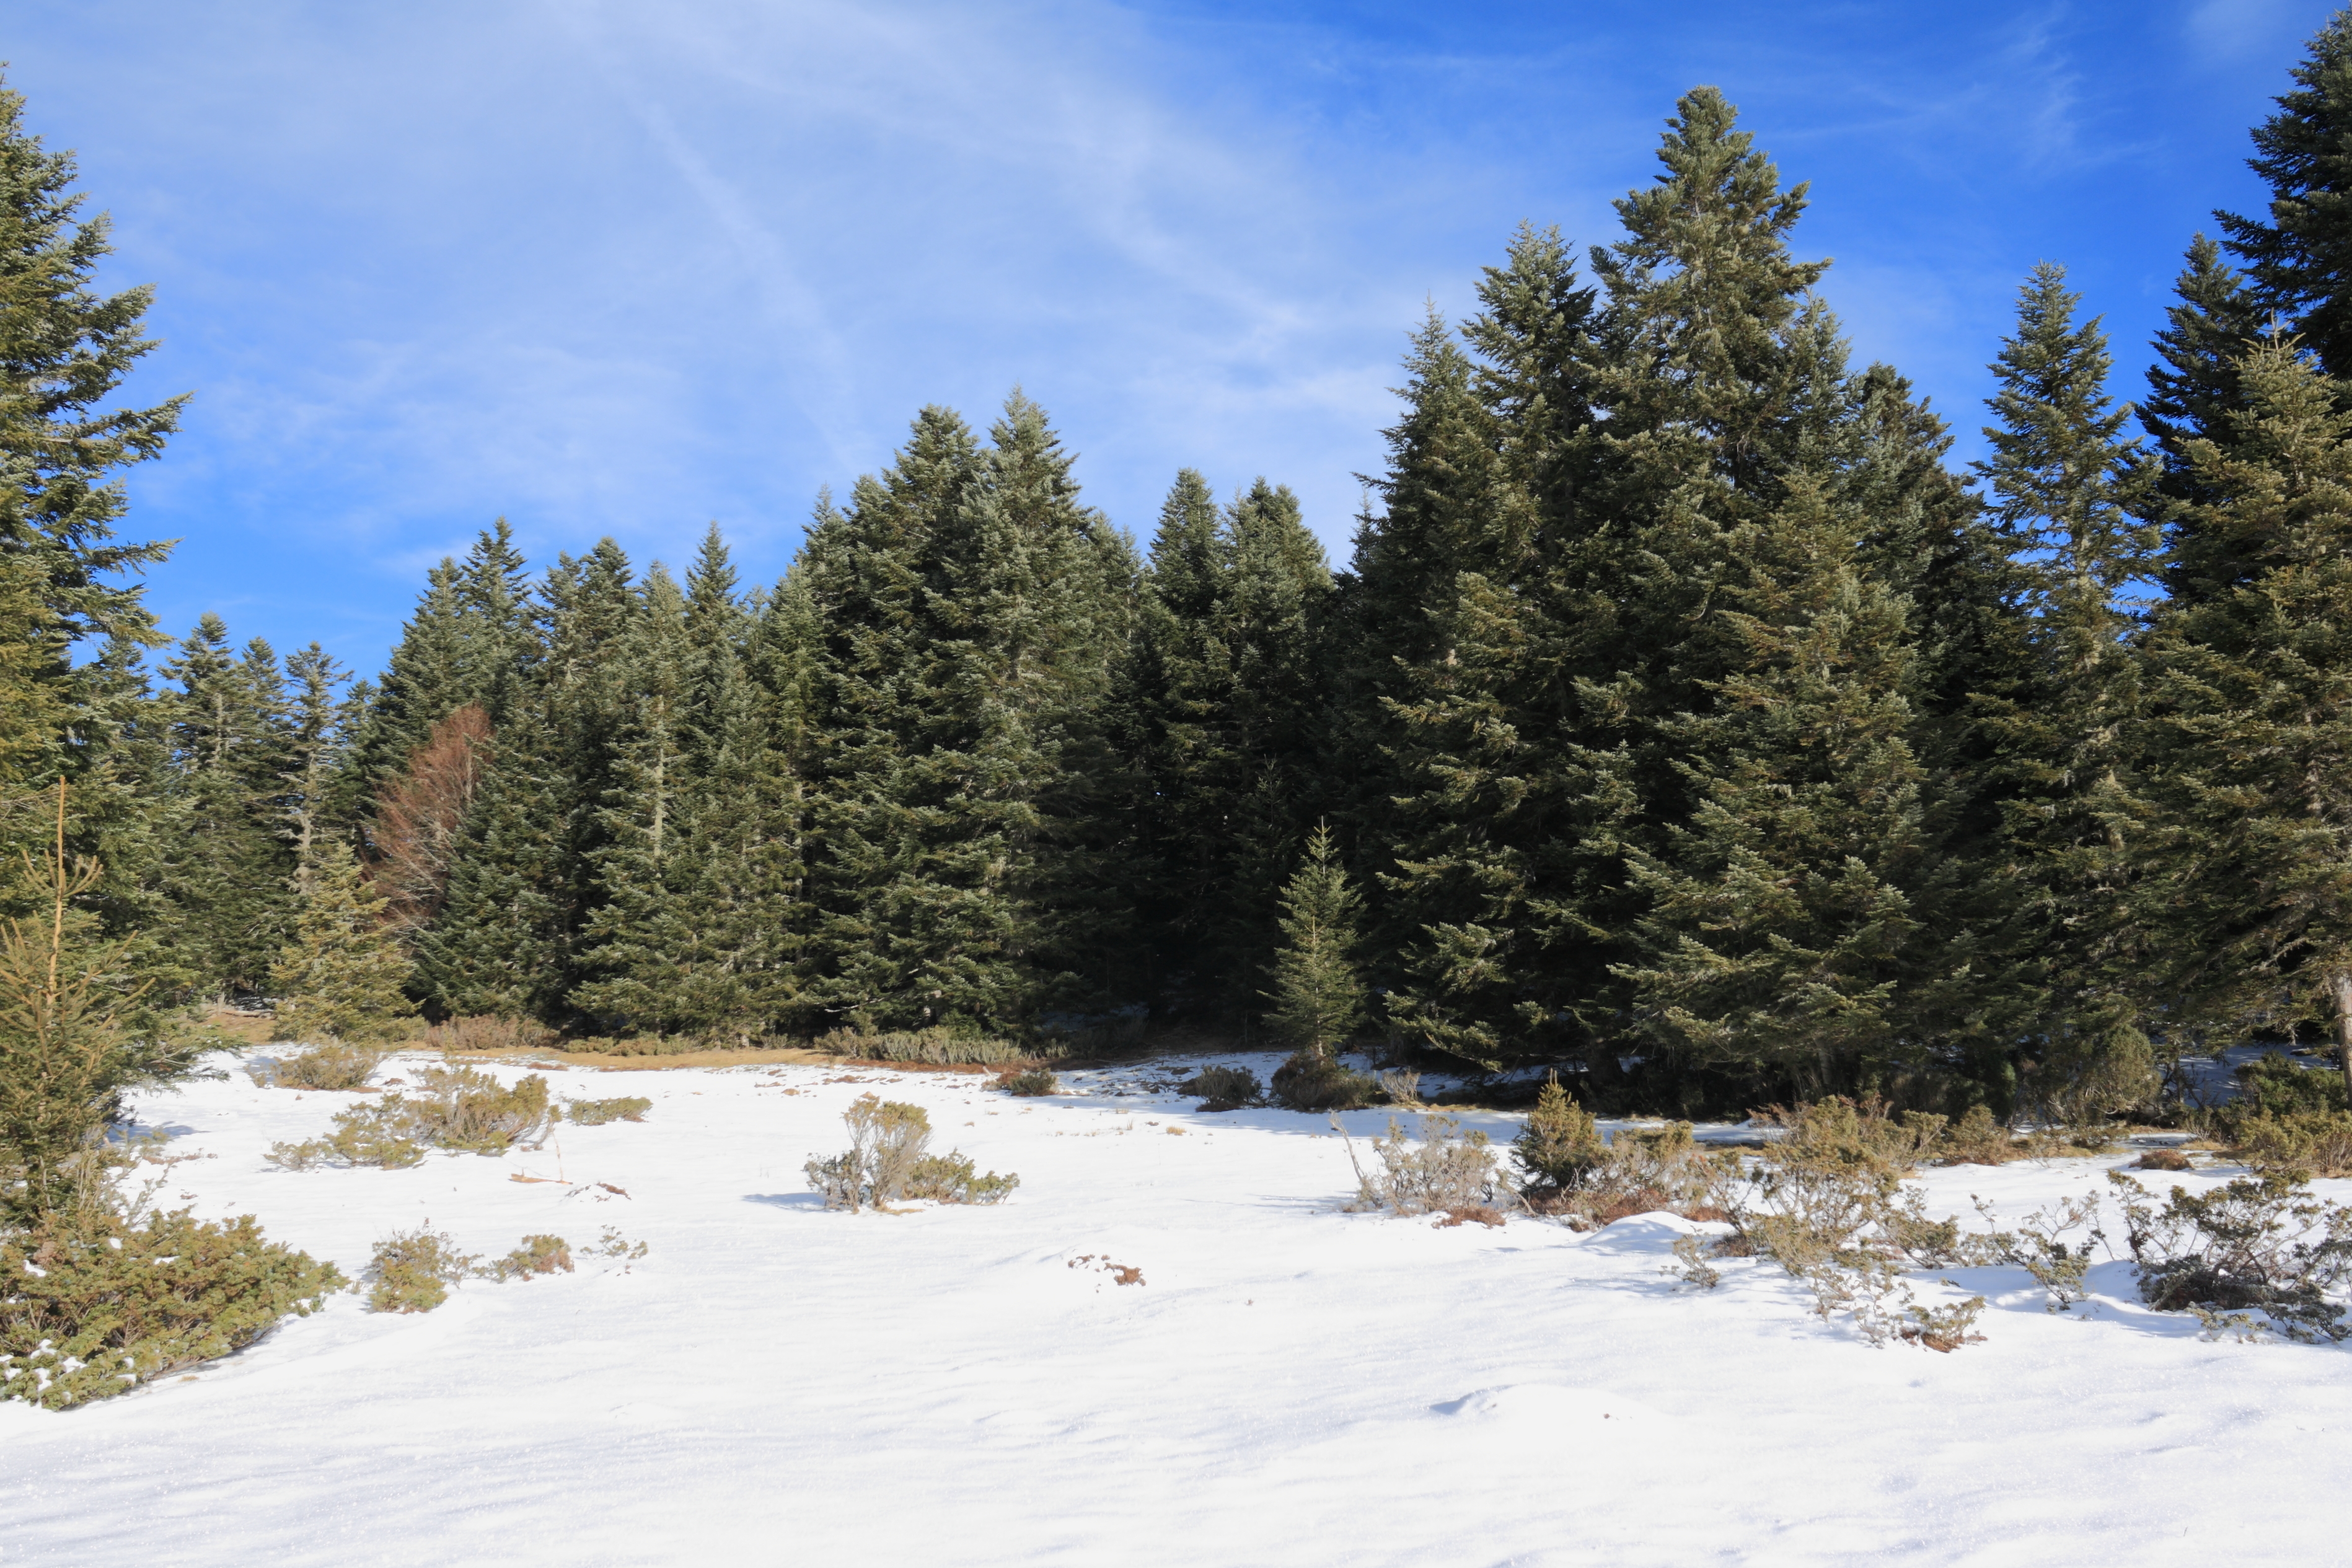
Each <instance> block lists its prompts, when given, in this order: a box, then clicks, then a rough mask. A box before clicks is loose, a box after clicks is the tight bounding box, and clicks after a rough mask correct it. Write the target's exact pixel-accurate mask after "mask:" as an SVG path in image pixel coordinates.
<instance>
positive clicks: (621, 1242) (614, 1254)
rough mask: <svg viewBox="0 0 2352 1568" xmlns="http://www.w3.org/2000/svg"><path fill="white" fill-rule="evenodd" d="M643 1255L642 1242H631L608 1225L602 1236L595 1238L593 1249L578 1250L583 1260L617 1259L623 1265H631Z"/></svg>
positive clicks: (616, 1228)
mask: <svg viewBox="0 0 2352 1568" xmlns="http://www.w3.org/2000/svg"><path fill="white" fill-rule="evenodd" d="M645 1255H646V1244H645V1243H644V1242H642V1241H631V1240H630V1239H629V1238H628V1237H625V1236H623V1235H622V1234H621V1231H620V1227H619V1226H610V1225H608V1226H605V1227H604V1234H603V1235H601V1236H599V1237H597V1238H596V1244H595V1245H594V1246H593V1247H582V1248H581V1249H580V1256H581V1257H583V1258H618V1259H620V1260H621V1261H622V1262H624V1263H633V1262H635V1261H636V1259H638V1258H643V1257H644V1256H645ZM624 1272H626V1270H624Z"/></svg>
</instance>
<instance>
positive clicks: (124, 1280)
mask: <svg viewBox="0 0 2352 1568" xmlns="http://www.w3.org/2000/svg"><path fill="white" fill-rule="evenodd" d="M0 1279H5V1280H6V1281H7V1284H6V1285H5V1287H0V1399H24V1400H28V1401H30V1402H32V1403H34V1404H36V1405H43V1406H46V1407H47V1408H48V1409H52V1410H62V1409H66V1408H68V1407H69V1406H72V1405H80V1404H83V1403H85V1402H87V1401H89V1400H92V1399H103V1398H105V1397H107V1396H108V1395H109V1394H126V1393H128V1392H130V1391H131V1389H133V1388H135V1387H137V1386H138V1385H139V1384H142V1383H148V1382H152V1381H153V1380H155V1379H157V1378H161V1377H167V1376H170V1375H171V1374H173V1373H184V1372H185V1371H187V1370H188V1369H189V1368H191V1367H194V1366H200V1365H202V1364H203V1363H205V1362H208V1361H216V1360H218V1359H219V1358H220V1357H222V1356H225V1355H233V1354H235V1353H236V1352H238V1351H241V1350H243V1349H244V1348H245V1347H246V1346H247V1345H249V1344H251V1343H252V1342H254V1341H256V1340H257V1339H259V1338H260V1337H261V1336H262V1335H264V1334H266V1333H268V1331H270V1330H271V1329H273V1328H275V1327H277V1325H278V1322H279V1321H282V1320H283V1319H285V1318H286V1317H288V1316H289V1315H293V1316H307V1315H308V1314H310V1312H313V1311H315V1310H318V1309H319V1308H320V1306H321V1305H323V1304H324V1300H325V1298H326V1297H327V1296H328V1295H329V1294H330V1293H331V1292H333V1291H336V1290H339V1289H342V1286H343V1282H344V1281H343V1278H342V1276H341V1274H339V1273H337V1272H336V1270H335V1266H334V1265H333V1264H331V1263H319V1262H315V1261H313V1260H312V1259H311V1258H309V1257H308V1256H306V1255H305V1254H303V1253H299V1252H297V1251H295V1250H294V1249H293V1248H291V1247H287V1246H285V1245H283V1244H282V1243H278V1242H273V1241H269V1240H267V1239H266V1238H264V1237H263V1236H262V1234H261V1226H259V1224H258V1223H257V1222H256V1220H255V1219H254V1217H253V1216H252V1215H239V1216H238V1217H236V1219H232V1220H198V1219H195V1218H194V1217H192V1216H191V1215H190V1214H189V1213H188V1211H187V1210H185V1209H178V1210H174V1211H173V1212H172V1213H170V1214H155V1215H148V1216H147V1220H146V1223H144V1224H143V1225H142V1224H139V1223H137V1222H135V1221H133V1220H131V1219H129V1218H126V1217H124V1216H123V1215H119V1214H116V1213H113V1212H111V1211H106V1210H101V1211H100V1212H98V1213H95V1214H91V1215H79V1216H66V1215H47V1216H44V1217H42V1218H41V1219H39V1220H38V1221H37V1222H35V1223H34V1224H33V1225H31V1226H28V1227H27V1228H26V1229H24V1230H21V1231H16V1232H8V1233H0Z"/></svg>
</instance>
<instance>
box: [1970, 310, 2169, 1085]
mask: <svg viewBox="0 0 2352 1568" xmlns="http://www.w3.org/2000/svg"><path fill="white" fill-rule="evenodd" d="M2077 303H2078V297H2077V296H2076V295H2074V294H2073V293H2071V292H2069V291H2068V290H2067V289H2066V287H2065V273H2064V270H2063V268H2058V267H2055V266H2053V265H2050V264H2048V263H2044V264H2042V266H2040V267H2038V268H2035V269H2034V272H2033V275H2032V278H2031V279H2029V280H2028V281H2027V282H2026V284H2025V285H2024V287H2023V288H2022V289H2021V290H2020V292H2019V311H2018V326H2017V331H2016V334H2015V335H2014V336H2013V337H2011V338H2010V339H2008V340H2006V341H2005V342H2004V344H2003V347H2002V350H2001V353H2000V358H1999V359H1998V360H1997V361H1996V362H1995V363H1994V365H1993V367H1992V368H1993V374H1994V375H1995V377H1996V378H1997V381H1998V384H1999V386H2000V390H1999V392H1998V393H1997V394H1996V395H1994V397H1993V398H1992V399H1991V404H1990V405H1991V407H1992V409H1993V411H1994V413H1995V414H1996V415H1997V416H1999V417H2000V425H1998V426H1991V427H1989V428H1988V429H1987V430H1986V432H1985V437H1986V439H1987V441H1988V442H1990V445H1991V447H1992V454H1993V455H1992V457H1991V458H1990V459H1989V460H1988V461H1986V462H1983V463H1980V464H1979V465H1978V466H1977V470H1978V472H1979V475H1980V476H1981V477H1982V478H1983V479H1984V480H1985V482H1986V485H1987V488H1988V489H1990V492H1991V495H1990V501H1991V505H1990V510H1991V514H1992V517H1993V520H1994V521H1995V524H1996V526H1998V527H1999V528H2000V531H2002V533H2003V536H2004V537H2005V538H2006V539H2007V540H2008V542H2009V543H2010V547H2011V552H2012V559H2013V561H2014V562H2015V563H2016V566H2017V569H2018V571H2019V573H2020V574H2021V578H2022V598H2023V600H2024V604H2025V606H2026V608H2027V611H2028V613H2029V615H2030V616H2031V632H2030V640H2031V657H2032V671H2031V673H2030V675H2029V677H2028V679H2027V681H2026V684H2025V686H2024V687H2023V689H2021V690H2020V691H2018V692H2017V693H2015V694H2014V695H2008V696H1990V697H1988V698H1987V700H1985V701H1984V702H1983V703H1982V704H1981V705H1980V707H1981V709H1982V711H1983V713H1984V722H1985V723H1986V725H1987V726H1988V728H1989V729H1990V731H1991V732H1992V733H1993V734H1994V735H1995V736H1996V737H1997V738H1998V740H1999V743H2000V753H2001V758H2002V762H2001V766H2002V768H2003V770H2004V771H2005V772H2006V773H2008V775H2009V778H2010V788H2009V795H2008V798H2007V800H2006V802H2005V805H2006V809H2007V813H2008V818H2007V832H2006V841H2007V845H2008V848H2009V852H2010V854H2011V857H2012V858H2013V859H2014V862H2015V864H2016V865H2017V866H2018V868H2019V872H2018V874H2019V876H2020V877H2021V880H2022V884H2023V888H2022V892H2023V897H2024V899H2025V900H2026V923H2025V925H2024V927H2023V931H2024V932H2025V934H2026V945H2025V947H2024V949H2023V950H2022V951H2021V952H2019V953H2018V954H2017V955H2016V957H2017V967H2016V968H2015V970H2014V971H2012V978H2013V979H2014V980H2015V981H2016V982H2017V983H2018V984H2031V979H2030V977H2031V976H2032V974H2033V973H2034V972H2035V970H2036V968H2037V967H2038V968H2039V969H2040V972H2041V973H2042V976H2043V981H2044V984H2046V985H2047V987H2048V989H2047V990H2046V992H2044V993H2043V994H2044V995H2045V996H2046V998H2047V1002H2046V1006H2045V1007H2044V1008H2043V1009H2042V1013H2043V1016H2042V1022H2041V1025H2040V1027H2041V1028H2042V1030H2043V1031H2044V1041H2043V1047H2042V1051H2043V1056H2044V1058H2045V1059H2044V1060H2043V1061H2042V1064H2041V1070H2042V1075H2043V1079H2042V1081H2043V1089H2042V1092H2043V1093H2044V1094H2045V1095H2050V1094H2061V1095H2064V1094H2072V1093H2074V1089H2067V1088H2065V1087H2064V1086H2067V1085H2074V1086H2080V1088H2081V1092H2083V1093H2088V1094H2093V1095H2094V1096H2095V1097H2097V1096H2107V1097H2116V1096H2122V1097H2126V1098H2128V1096H2129V1095H2130V1094H2132V1093H2133V1092H2136V1090H2137V1087H2138V1086H2139V1085H2140V1084H2141V1083H2142V1082H2143V1081H2144V1077H2145V1073H2146V1071H2147V1068H2146V1062H2147V1048H2148V1047H2147V1040H2146V1037H2145V1035H2144V1033H2143V1032H2142V1026H2141V1024H2140V1022H2139V1016H2138V1014H2139V1006H2138V1004H2137V1003H2136V1002H2135V1000H2134V998H2133V994H2132V987H2131V984H2130V980H2129V976H2130V973H2131V972H2132V971H2133V969H2134V968H2135V967H2136V966H2137V963H2138V962H2139V960H2138V958H2137V956H2136V954H2135V953H2134V952H2133V950H2132V948H2131V947H2130V945H2129V943H2128V940H2127V938H2128V931H2127V930H2126V928H2125V927H2123V926H2121V925H2119V924H2118V923H2117V921H2116V920H2115V919H2114V911H2115V910H2116V909H2117V908H2118V907H2119V903H2118V900H2120V898H2121V897H2122V894H2123V889H2124V887H2125V885H2126V883H2127V882H2128V880H2129V879H2130V876H2131V871H2132V858H2133V854H2134V851H2135V843H2136V840H2137V838H2138V837H2139V836H2140V833H2141V830H2142V826H2143V825H2144V823H2145V820H2146V817H2147V803H2146V802H2145V800H2144V799H2142V798H2141V796H2140V795H2139V793H2138V788H2137V782H2136V768H2135V759H2134V757H2133V755H2132V748H2131V736H2132V733H2133V727H2134V723H2135V718H2136V713H2137V704H2138V701H2139V673H2140V662H2139V659H2138V657H2137V650H2136V647H2135V646H2134V632H2135V628H2136V626H2137V618H2136V616H2134V614H2133V612H2132V609H2131V607H2130V606H2129V605H2128V604H2127V603H2126V601H2125V595H2126V594H2127V593H2128V591H2129V590H2130V586H2131V584H2134V583H2135V582H2137V581H2138V580H2140V579H2141V578H2143V577H2144V576H2145V575H2146V574H2147V573H2148V572H2149V570H2150V569H2151V566H2152V552H2153V548H2154V545H2155V538H2154V531H2153V530H2152V529H2151V528H2150V526H2149V525H2148V524H2147V521H2145V518H2146V516H2147V512H2148V510H2150V508H2151V504H2152V491H2153V489H2154V486H2155V483H2156V480H2157V478H2158V468H2157V465H2156V462H2155V460H2154V459H2153V458H2150V457H2149V456H2148V455H2147V454H2146V453H2145V452H2143V451H2142V450H2141V449H2140V447H2139V446H2138V444H2137V442H2135V441H2132V440H2130V439H2128V438H2126V437H2124V436H2123V434H2122V431H2123V429H2124V427H2125V426H2126V422H2127V421H2128V420H2129V418H2130V416H2131V409H2130V407H2129V406H2128V405H2124V406H2121V407H2116V406H2111V405H2110V404H2109V402H2108V398H2107V394H2106V375H2107V370H2108V365H2109V361H2108V357H2107V351H2106V342H2105V337H2104V335H2103V334H2102V333H2101V331H2100V330H2099V324H2098V321H2096V320H2095V319H2094V320H2092V321H2085V322H2083V323H2081V324H2080V325H2077V324H2076V323H2075V321H2074V309H2075V306H2076V304H2077ZM2053 1080H2054V1081H2053Z"/></svg>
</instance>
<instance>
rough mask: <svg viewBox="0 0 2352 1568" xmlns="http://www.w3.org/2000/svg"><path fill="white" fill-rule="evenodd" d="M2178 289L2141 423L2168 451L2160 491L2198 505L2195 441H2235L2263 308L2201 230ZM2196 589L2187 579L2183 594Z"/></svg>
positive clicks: (2167, 317) (2159, 447)
mask: <svg viewBox="0 0 2352 1568" xmlns="http://www.w3.org/2000/svg"><path fill="white" fill-rule="evenodd" d="M2174 288H2175V290H2176V292H2178V294H2179V302H2178V303H2177V304H2173V305H2170V306H2168V307H2167V308H2166V310H2165V312H2164V320H2165V324H2164V327H2163V330H2162V331H2158V333H2157V334H2156V354H2157V358H2158V361H2159V362H2160V363H2158V364H2157V365H2156V366H2155V367H2153V368H2152V369H2150V370H2149V371H2148V373H2147V391H2148V395H2147V400H2146V401H2145V402H2143V403H2142V404H2141V405H2139V421H2140V426H2141V427H2142V428H2143V429H2145V430H2146V431H2147V435H2148V439H2150V440H2151V441H2153V442H2155V444H2156V447H2157V450H2158V452H2160V453H2161V454H2163V460H2164V478H2163V479H2161V480H2159V481H2158V485H2157V489H2158V491H2159V492H2160V493H2162V494H2163V495H2164V496H2165V497H2166V498H2167V499H2168V500H2176V501H2192V502H2193V501H2197V500H2202V499H2204V498H2202V497H2200V495H2199V494H2198V493H2197V487H2196V477H2195V474H2194V472H2193V468H2192V465H2191V464H2190V462H2189V442H2191V441H2195V440H2200V439H2202V440H2207V441H2221V442H2226V441H2227V440H2228V439H2229V432H2230V416H2231V414H2233V413H2236V412H2237V411H2238V410H2239V409H2241V408H2242V407H2243V406H2244V397H2243V395H2242V393H2241V392H2240V390H2239V387H2238V361H2239V360H2240V359H2241V358H2242V357H2243V356H2244V354H2245V352H2246V349H2247V346H2248V345H2249V344H2250V343H2252V342H2253V340H2254V339H2255V338H2256V337H2258V336H2260V335H2261V333H2262V330H2263V310H2262V308H2261V305H2260V304H2259V303H2258V302H2257V301H2256V300H2255V298H2254V295H2253V291H2252V289H2249V288H2248V287H2247V286H2246V282H2245V279H2242V278H2241V277H2239V276H2238V274H2237V273H2236V272H2234V271H2232V270H2231V268H2229V267H2228V266H2227V265H2226V264H2225V263H2224V262H2223V261H2222V260H2221V247H2220V246H2218V245H2216V244H2214V243H2213V242H2212V241H2211V240H2210V239H2208V238H2206V237H2204V236H2203V235H2201V234H2200V235H2199V236H2198V237H2196V238H2195V239H2193V240H2191V241H2190V242H2189V261H2188V265H2187V266H2186V267H2184V268H2181V271H2180V278H2179V281H2178V282H2177V283H2176V284H2175V285H2174ZM2185 587H2189V584H2188V583H2186V582H2183V583H2182V584H2179V585H2178V587H2177V588H2176V591H2178V589H2179V588H2185Z"/></svg>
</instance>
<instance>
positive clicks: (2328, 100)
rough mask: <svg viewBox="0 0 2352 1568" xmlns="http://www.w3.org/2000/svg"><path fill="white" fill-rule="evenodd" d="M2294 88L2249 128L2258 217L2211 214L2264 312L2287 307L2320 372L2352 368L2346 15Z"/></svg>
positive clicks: (2312, 51)
mask: <svg viewBox="0 0 2352 1568" xmlns="http://www.w3.org/2000/svg"><path fill="white" fill-rule="evenodd" d="M2288 74H2289V75H2291V76H2292V77H2293V78H2294V81H2295V83H2296V87H2295V89H2294V91H2291V92H2286V93H2283V94H2281V95H2280V96H2279V97H2278V99H2277V100H2275V101H2276V102H2277V104H2278V106H2279V111H2278V112H2277V113H2276V114H2273V115H2272V116H2271V117H2270V118H2269V119H2268V120H2266V121H2263V123H2262V124H2260V125H2258V126H2256V127H2255V128H2254V131H2253V141H2254V155H2253V156H2252V158H2249V159H2248V160H2246V166H2247V167H2248V168H2251V169H2252V170H2253V172H2254V173H2255V174H2257V175H2258V176H2260V177H2261V179H2262V181H2263V184H2266V185H2268V186H2269V187H2270V192H2271V199H2270V207H2269V211H2268V214H2267V215H2266V216H2265V217H2244V216H2240V215H2238V214H2236V213H2228V212H2217V213H2215V214H2214V215H2213V216H2214V217H2215V219H2216V220H2217V221H2218V222H2219V223H2220V224H2221V233H2222V235H2223V237H2224V240H2225V243H2227V245H2228V246H2229V248H2230V250H2231V254H2233V255H2235V256H2236V257H2237V258H2239V260H2241V261H2242V262H2243V263H2244V264H2245V268H2246V275H2247V277H2248V278H2249V279H2251V280H2252V284H2253V286H2254V290H2255V293H2256V296H2257V298H2258V300H2259V301H2260V303H2261V305H2262V307H2263V309H2264V310H2274V311H2278V312H2280V313H2282V314H2284V316H2285V317H2286V319H2287V321H2289V323H2290V324H2291V325H2292V326H2293V327H2294V330H2295V331H2299V332H2301V333H2302V334H2303V336H2304V342H2305V345H2306V346H2307V348H2308V349H2309V351H2310V352H2311V353H2315V354H2316V355H2317V356H2318V358H2319V363H2320V366H2321V368H2322V369H2324V370H2325V371H2326V372H2327V374H2330V375H2333V376H2337V377H2343V376H2347V375H2352V292H2347V289H2345V286H2344V279H2345V278H2346V277H2347V275H2352V13H2347V12H2341V11H2339V12H2337V13H2336V15H2335V16H2331V17H2330V18H2328V21H2327V25H2326V26H2324V27H2322V28H2320V30H2319V31H2318V32H2317V33H2316V34H2315V35H2314V36H2313V37H2312V40H2311V43H2310V46H2309V50H2308V53H2307V54H2306V55H2305V58H2304V59H2303V62H2302V63H2301V64H2299V65H2297V66H2296V67H2295V68H2294V69H2293V70H2292V71H2291V72H2289V73H2288Z"/></svg>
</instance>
